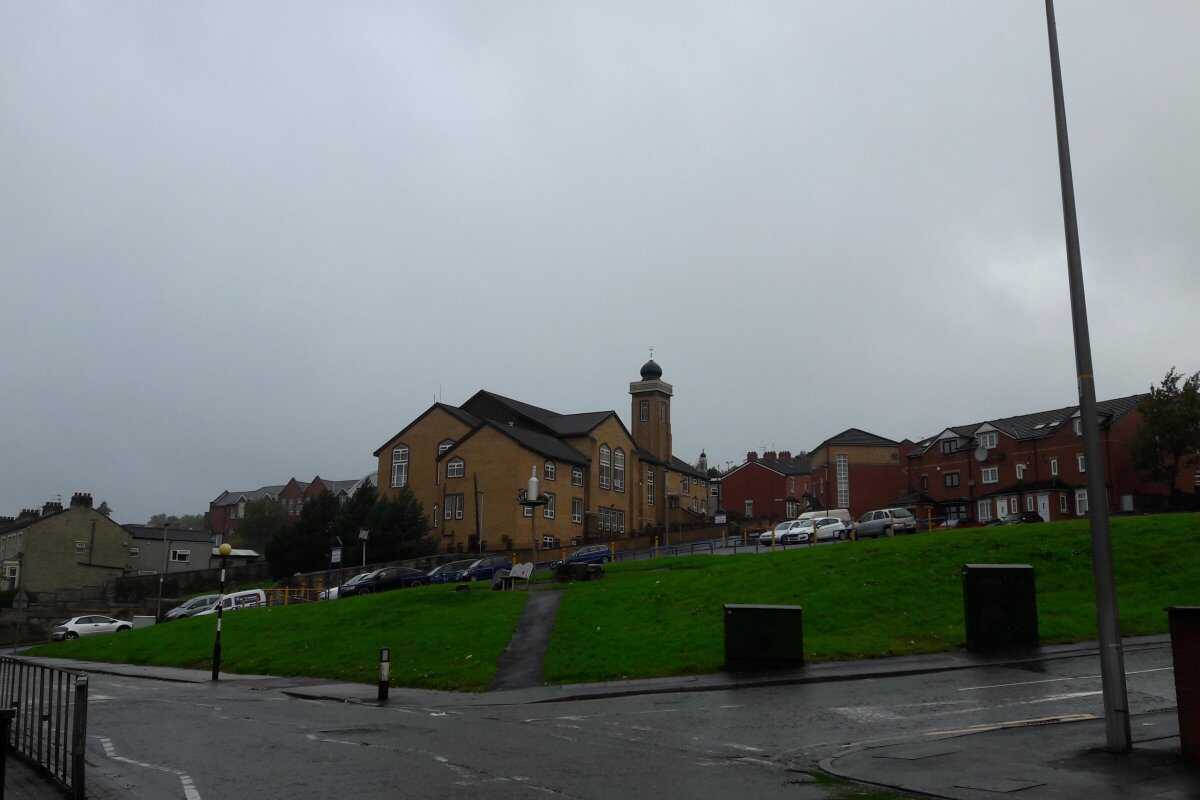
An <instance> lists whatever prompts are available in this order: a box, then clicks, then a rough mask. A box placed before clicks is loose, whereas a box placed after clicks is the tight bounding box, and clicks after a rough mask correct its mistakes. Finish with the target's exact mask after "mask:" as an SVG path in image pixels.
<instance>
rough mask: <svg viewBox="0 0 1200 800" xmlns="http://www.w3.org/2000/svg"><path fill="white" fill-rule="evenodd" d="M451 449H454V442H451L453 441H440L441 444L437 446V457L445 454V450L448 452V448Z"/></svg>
mask: <svg viewBox="0 0 1200 800" xmlns="http://www.w3.org/2000/svg"><path fill="white" fill-rule="evenodd" d="M452 447H454V440H453V439H443V440H442V441H441V442H440V443H439V444H438V455H439V456H440V455H443V454H444V453H445V452H446V451H447V450H449V449H450V448H452Z"/></svg>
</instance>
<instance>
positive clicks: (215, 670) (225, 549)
mask: <svg viewBox="0 0 1200 800" xmlns="http://www.w3.org/2000/svg"><path fill="white" fill-rule="evenodd" d="M217 552H218V553H220V554H221V588H220V590H219V592H218V594H217V638H216V640H215V641H213V656H212V679H213V680H214V681H215V680H217V679H218V678H219V676H220V674H221V609H222V608H224V607H225V559H226V558H228V557H229V554H230V553H231V552H233V548H231V547H230V546H229V543H228V542H222V543H221V546H220V547H219V548H217Z"/></svg>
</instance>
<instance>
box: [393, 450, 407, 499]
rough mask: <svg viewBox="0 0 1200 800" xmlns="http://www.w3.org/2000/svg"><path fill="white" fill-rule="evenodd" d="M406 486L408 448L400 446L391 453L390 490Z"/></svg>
mask: <svg viewBox="0 0 1200 800" xmlns="http://www.w3.org/2000/svg"><path fill="white" fill-rule="evenodd" d="M404 486H408V448H407V447H405V446H403V445H401V446H400V447H397V448H396V449H395V450H393V451H392V488H393V489H399V488H402V487H404Z"/></svg>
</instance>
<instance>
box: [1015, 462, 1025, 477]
mask: <svg viewBox="0 0 1200 800" xmlns="http://www.w3.org/2000/svg"><path fill="white" fill-rule="evenodd" d="M1017 480H1019V481H1023V480H1025V465H1024V464H1017Z"/></svg>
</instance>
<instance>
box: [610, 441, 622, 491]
mask: <svg viewBox="0 0 1200 800" xmlns="http://www.w3.org/2000/svg"><path fill="white" fill-rule="evenodd" d="M613 488H614V489H616V490H617V491H618V492H623V491H625V451H624V450H622V449H621V448H619V447H618V448H617V449H616V450H614V451H613Z"/></svg>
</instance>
